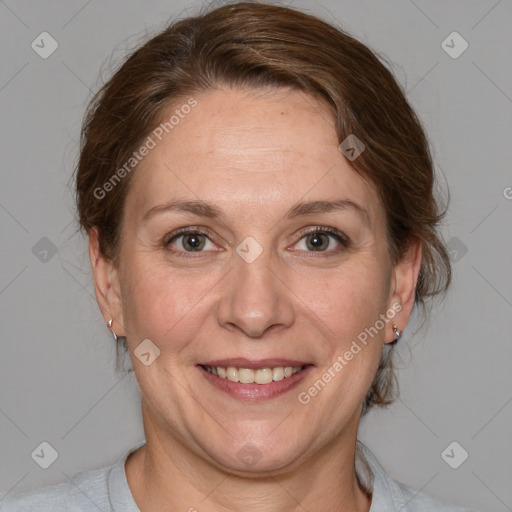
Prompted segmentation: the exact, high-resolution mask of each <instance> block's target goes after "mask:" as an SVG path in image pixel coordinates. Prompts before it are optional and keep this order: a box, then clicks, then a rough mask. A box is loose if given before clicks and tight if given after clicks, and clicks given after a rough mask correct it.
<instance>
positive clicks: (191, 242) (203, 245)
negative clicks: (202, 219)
mask: <svg viewBox="0 0 512 512" xmlns="http://www.w3.org/2000/svg"><path fill="white" fill-rule="evenodd" d="M208 244H210V245H208ZM165 246H166V247H167V246H172V247H173V249H172V250H174V251H176V252H203V249H205V250H215V245H214V244H213V242H212V241H211V240H210V239H209V238H208V235H207V234H206V233H203V232H202V231H200V230H198V229H194V228H183V229H180V230H178V231H177V232H175V233H173V234H172V235H171V236H170V237H169V238H168V239H167V240H166V242H165Z"/></svg>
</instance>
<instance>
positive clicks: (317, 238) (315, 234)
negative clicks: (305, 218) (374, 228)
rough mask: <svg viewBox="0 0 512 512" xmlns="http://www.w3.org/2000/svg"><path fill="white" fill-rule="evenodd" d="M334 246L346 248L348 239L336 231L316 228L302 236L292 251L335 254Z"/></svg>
mask: <svg viewBox="0 0 512 512" xmlns="http://www.w3.org/2000/svg"><path fill="white" fill-rule="evenodd" d="M336 245H338V246H339V245H341V246H343V247H348V245H349V240H348V237H347V236H346V235H345V234H344V233H342V232H341V231H338V230H337V229H333V228H327V227H320V226H316V227H314V228H313V229H311V230H309V231H308V232H306V233H305V234H303V235H302V237H301V239H300V240H299V242H298V243H297V244H296V246H295V247H296V249H294V250H301V251H312V252H337V251H336ZM333 246H334V248H333ZM338 249H339V247H338Z"/></svg>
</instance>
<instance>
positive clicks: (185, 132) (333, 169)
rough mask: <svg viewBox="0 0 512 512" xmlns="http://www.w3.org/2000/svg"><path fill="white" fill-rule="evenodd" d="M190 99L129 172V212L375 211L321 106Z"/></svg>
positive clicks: (231, 96) (227, 97)
mask: <svg viewBox="0 0 512 512" xmlns="http://www.w3.org/2000/svg"><path fill="white" fill-rule="evenodd" d="M194 98H195V100H196V101H197V105H196V106H195V107H194V108H193V109H186V111H187V112H188V113H187V114H184V113H183V112H182V113H181V116H180V117H179V120H178V118H177V117H175V118H174V121H175V123H176V124H173V125H172V129H171V128H169V125H168V126H167V131H168V133H166V132H165V131H163V136H161V140H158V138H157V137H155V136H154V135H152V134H150V136H152V138H153V139H154V142H155V147H154V148H153V149H151V150H150V151H149V154H147V155H146V156H145V157H144V158H143V160H142V161H141V162H140V164H139V165H138V167H137V169H136V171H135V176H134V180H133V182H132V184H131V190H130V194H129V197H128V200H129V201H130V206H131V209H135V210H147V209H149V208H151V207H153V206H154V205H157V204H161V203H165V202H168V201H170V200H172V199H173V198H176V197H178V198H180V199H183V198H189V199H196V200H197V199H199V200H204V201H208V202H215V203H217V204H219V205H220V207H221V208H223V209H224V208H225V209H226V210H227V209H229V208H231V209H233V208H235V207H236V208H241V207H244V208H254V209H260V212H261V208H265V209H272V208H274V207H275V208H284V207H287V206H290V204H292V203H295V202H297V201H299V200H301V199H307V200H318V199H332V200H337V199H340V198H344V199H349V200H352V201H354V202H357V203H360V204H364V206H365V208H366V209H367V210H369V213H372V211H374V213H375V214H378V213H381V212H380V210H379V208H380V205H379V201H378V199H377V194H376V192H375V191H374V189H373V187H372V186H371V185H370V184H369V183H368V182H367V181H365V180H364V179H363V178H362V177H361V176H360V175H359V174H357V173H356V172H355V171H354V170H353V169H352V167H351V166H350V163H349V162H348V160H346V158H345V157H344V156H343V154H342V153H341V151H340V150H339V149H338V140H337V135H336V130H335V119H334V115H333V113H332V112H331V111H330V109H329V107H328V106H327V104H325V103H323V102H320V101H319V100H317V99H315V98H313V97H311V96H309V95H307V94H305V93H303V92H300V91H290V90H284V89H269V90H235V89H227V90H226V89H219V90H214V91H209V92H206V93H202V94H199V95H196V96H194ZM179 109H180V106H179V104H178V105H175V106H173V108H172V109H171V110H170V112H169V115H167V116H164V120H168V119H169V118H170V116H171V115H172V114H173V113H174V112H176V110H179ZM176 121H178V122H176ZM161 126H162V125H161Z"/></svg>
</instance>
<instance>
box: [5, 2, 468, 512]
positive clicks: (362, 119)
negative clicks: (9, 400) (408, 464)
mask: <svg viewBox="0 0 512 512" xmlns="http://www.w3.org/2000/svg"><path fill="white" fill-rule="evenodd" d="M433 185H434V179H433V166H432V161H431V157H430V153H429V148H428V144H427V141H426V138H425V135H424V133H423V130H422V128H421V125H420V123H419V121H418V120H417V118H416V116H415V114H414V112H413V111H412V109H411V107H410V106H409V105H408V103H407V101H406V99H405V97H404V95H403V93H402V91H401V89H400V87H399V86H398V85H397V83H396V82H395V80H394V78H393V77H392V75H391V74H390V73H389V71H388V70H387V69H386V67H385V66H383V65H382V64H381V63H380V62H379V60H378V59H377V58H376V57H375V55H374V54H373V53H372V52H371V51H370V50H369V49H368V48H366V47H365V46H364V45H362V44H361V43H359V42H358V41H356V40H354V39H353V38H351V37H349V36H348V35H347V34H346V33H344V32H342V31H340V30H338V29H336V28H334V27H332V26H330V25H328V24H326V23H325V22H323V21H320V20H319V19H316V18H314V17H312V16H309V15H306V14H303V13H300V12H298V11H295V10H292V9H288V8H284V7H275V6H270V5H264V4H248V3H240V4H233V5H228V6H224V7H220V8H217V9H215V10H211V11H210V12H207V13H205V14H203V15H201V16H198V17H195V18H188V19H185V20H182V21H179V22H177V23H174V24H172V25H171V26H169V27H168V28H167V29H166V30H164V31H163V32H162V33H160V34H159V35H157V36H156V37H154V38H153V39H151V40H150V41H149V42H148V43H146V44H145V45H144V46H142V47H141V48H140V49H138V50H137V51H135V52H134V53H133V54H132V55H131V56H130V57H129V58H128V59H127V60H126V62H125V63H124V64H123V66H122V67H121V68H120V69H119V70H118V71H117V72H116V73H115V75H114V76H113V77H112V78H111V80H110V81H109V82H108V83H107V84H106V85H105V86H104V87H103V88H102V90H101V91H100V92H99V93H98V95H97V96H96V97H95V99H94V100H93V101H92V102H91V105H90V107H89V110H88V112H87V116H86V119H85V122H84V126H83V133H82V148H81V155H80V161H79V165H78V168H77V175H76V186H77V206H78V212H79V217H80V224H81V226H82V227H83V228H84V230H85V231H86V232H87V234H88V236H89V247H90V250H89V254H90V259H91V264H92V268H93V274H94V284H95V291H96V296H97V300H98V304H99V307H100V309H101V312H102V315H103V317H104V319H105V324H106V325H107V327H108V328H109V329H110V330H111V331H112V332H113V335H114V338H115V339H116V340H117V339H118V338H121V339H124V340H125V343H126V346H127V348H128V350H129V353H130V358H131V361H132V364H133V371H134V372H135V376H136V378H137V381H138V384H139V387H140V390H141V395H142V415H143V421H144V429H145V434H146V439H145V442H144V443H143V444H141V445H139V446H137V447H133V448H132V449H130V450H129V451H127V453H126V454H125V456H124V457H123V458H122V459H121V460H119V461H118V462H117V463H116V464H115V465H113V466H110V467H108V468H102V469H99V470H96V471H89V472H83V473H80V474H78V475H76V476H75V478H74V479H73V482H72V483H66V484H59V485H56V486H50V487H47V488H45V489H42V490H40V491H38V492H30V493H25V494H24V495H21V494H20V495H19V496H8V497H6V498H5V499H4V500H3V502H2V503H1V505H0V506H1V507H2V510H32V509H34V510H36V509H37V510H40V511H41V510H43V511H45V510H48V511H49V510H51V511H61V510H62V511H64V510H73V511H79V510H80V511H81V510H84V511H85V510H96V509H99V510H115V511H136V510H141V511H143V512H145V511H160V510H162V511H163V510H166V511H168V510H173V511H174V510H184V511H186V510H188V511H195V510H199V511H201V510H208V511H220V510H230V511H237V510H255V511H256V510H258V511H263V510H264V511H268V510H275V511H292V510H293V511H295V510H310V511H313V510H323V511H331V510H332V511H351V512H353V511H357V512H362V511H365V512H367V511H371V512H378V511H395V510H396V511H398V510H403V511H405V510H410V511H420V510H421V511H427V510H446V511H462V510H465V509H462V508H460V507H457V506H455V505H448V504H443V503H440V502H438V501H436V500H434V499H433V498H430V497H428V496H427V495H425V494H423V493H418V491H416V490H414V489H412V488H410V487H408V486H406V485H403V484H401V483H399V482H396V481H394V480H392V479H391V478H390V477H389V476H388V475H386V473H385V472H384V470H383V469H382V467H381V466H380V464H379V462H378V461H377V459H376V458H375V456H374V455H373V454H372V453H371V452H370V450H369V449H368V448H367V447H366V446H364V445H363V444H362V443H360V442H359V441H358V440H357V431H358V426H359V422H360V420H361V417H362V416H363V415H364V414H366V413H367V411H368V410H369V409H370V408H371V407H374V406H385V405H386V404H389V403H390V402H391V401H392V399H393V391H394V375H393V370H392V360H391V355H392V351H393V346H394V344H395V343H396V342H397V341H398V340H399V338H400V336H401V334H402V332H403V330H404V329H405V327H406V326H407V324H408V322H409V318H410V315H411V312H412V310H413V308H414V307H415V306H417V307H420V308H421V307H424V306H425V305H426V299H427V298H429V297H431V296H434V295H437V294H440V293H442V292H443V291H444V290H445V289H446V287H447V286H448V283H449V277H450V267H449V261H448V257H447V252H446V250H445V247H444V245H443V243H442V241H441V240H440V238H439V237H438V234H437V232H436V226H437V224H438V222H439V221H440V219H441V218H442V212H440V210H439V208H438V205H437V204H436V200H435V198H434V197H433V192H432V191H433Z"/></svg>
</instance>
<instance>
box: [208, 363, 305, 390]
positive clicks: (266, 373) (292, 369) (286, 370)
mask: <svg viewBox="0 0 512 512" xmlns="http://www.w3.org/2000/svg"><path fill="white" fill-rule="evenodd" d="M203 368H204V369H205V370H206V371H207V372H209V373H211V374H212V375H216V376H217V377H219V378H221V379H227V380H229V381H231V382H240V383H241V384H253V383H254V384H261V385H263V384H269V383H271V382H278V381H280V380H283V379H287V378H289V377H291V376H292V375H295V374H296V373H298V372H300V371H301V370H303V369H304V367H303V366H276V367H274V368H258V369H251V368H236V367H234V366H228V367H224V366H207V365H203Z"/></svg>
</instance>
